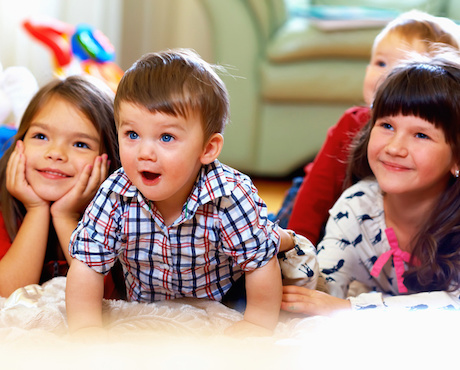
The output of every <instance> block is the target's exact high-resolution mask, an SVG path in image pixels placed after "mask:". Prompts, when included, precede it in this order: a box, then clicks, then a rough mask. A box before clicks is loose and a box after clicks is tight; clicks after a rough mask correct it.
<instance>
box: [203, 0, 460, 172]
mask: <svg viewBox="0 0 460 370" xmlns="http://www.w3.org/2000/svg"><path fill="white" fill-rule="evenodd" d="M200 2H201V3H202V5H203V8H204V11H205V14H206V16H207V17H208V21H209V24H210V29H211V38H212V50H213V54H214V62H216V63H218V64H222V65H225V66H229V68H228V70H229V72H230V74H231V75H229V76H223V78H224V81H225V83H226V84H227V87H228V89H229V91H230V95H231V122H230V124H229V126H228V127H227V129H226V132H225V145H224V150H223V152H222V155H221V157H220V159H221V160H222V161H223V162H225V163H227V164H229V165H231V166H233V167H235V168H238V169H239V170H241V171H243V172H246V173H248V174H251V175H263V176H284V175H287V174H289V173H291V172H292V171H293V170H295V169H297V168H299V167H300V166H302V165H303V164H304V163H305V162H306V161H308V160H310V159H312V158H313V157H314V155H315V154H316V152H317V151H318V149H319V148H320V147H321V144H322V142H323V140H324V138H325V135H326V131H327V129H328V127H329V126H331V125H333V124H334V123H336V122H337V119H338V118H339V117H340V116H341V115H342V113H343V112H344V111H345V109H347V108H348V107H350V106H353V105H356V104H361V103H362V83H363V78H364V73H365V68H366V65H367V63H368V60H369V56H370V50H371V46H372V42H373V40H374V38H375V36H376V35H377V34H378V32H379V31H380V28H379V27H377V28H366V29H354V30H346V31H344V30H341V31H333V32H330V31H329V32H325V31H321V30H319V29H318V28H316V27H315V26H313V25H312V24H311V22H309V20H308V19H307V18H305V17H300V18H293V17H289V16H288V9H287V7H286V3H285V1H284V0H200ZM305 3H310V4H314V5H324V4H326V5H334V4H335V5H341V4H343V1H341V0H310V1H308V0H305ZM346 3H347V5H367V6H372V5H374V6H376V5H378V6H383V5H385V6H387V7H388V8H389V9H397V10H399V11H407V10H410V9H412V8H417V9H420V10H424V11H427V12H429V13H431V14H434V15H447V16H449V17H450V18H452V19H460V1H458V0H404V1H401V0H375V1H372V0H348V1H347V2H346Z"/></svg>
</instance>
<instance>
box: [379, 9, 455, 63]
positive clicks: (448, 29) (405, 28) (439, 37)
mask: <svg viewBox="0 0 460 370" xmlns="http://www.w3.org/2000/svg"><path fill="white" fill-rule="evenodd" d="M389 35H397V36H399V37H400V38H402V39H403V40H406V41H407V42H408V43H413V42H414V41H420V42H422V43H423V44H424V46H425V48H426V52H427V53H428V54H432V52H433V48H434V46H435V45H436V44H446V45H450V46H453V47H455V48H457V49H458V48H459V46H460V26H459V25H457V24H456V23H455V22H454V21H452V20H451V19H449V18H446V17H437V16H434V15H431V14H428V13H425V12H422V11H419V10H411V11H409V12H405V13H403V14H401V15H400V16H398V17H396V18H395V19H394V20H392V21H391V22H389V23H388V24H387V25H386V27H385V28H384V29H383V30H382V31H381V32H380V33H379V34H378V35H377V37H376V38H375V40H374V45H373V49H375V47H376V46H377V45H378V44H379V43H380V42H381V41H382V39H384V38H386V37H388V36H389Z"/></svg>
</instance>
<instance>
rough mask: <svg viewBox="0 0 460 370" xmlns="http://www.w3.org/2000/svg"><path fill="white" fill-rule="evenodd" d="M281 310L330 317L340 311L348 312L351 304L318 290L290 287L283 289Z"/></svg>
mask: <svg viewBox="0 0 460 370" xmlns="http://www.w3.org/2000/svg"><path fill="white" fill-rule="evenodd" d="M281 309H283V310H285V311H289V312H294V313H303V314H306V315H309V316H314V315H331V314H334V313H336V312H338V311H340V310H350V309H351V303H350V301H348V300H347V299H342V298H337V297H333V296H331V295H329V294H327V293H324V292H321V291H319V290H312V289H307V288H304V287H299V286H294V285H290V286H284V287H283V298H282V302H281Z"/></svg>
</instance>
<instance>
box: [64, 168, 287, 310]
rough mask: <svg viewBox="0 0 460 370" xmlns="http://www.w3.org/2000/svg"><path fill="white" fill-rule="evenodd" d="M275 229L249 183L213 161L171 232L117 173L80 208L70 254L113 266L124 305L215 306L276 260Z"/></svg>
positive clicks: (102, 268) (104, 268)
mask: <svg viewBox="0 0 460 370" xmlns="http://www.w3.org/2000/svg"><path fill="white" fill-rule="evenodd" d="M277 229H278V225H276V224H273V223H272V222H270V221H269V220H268V218H267V207H266V205H265V203H264V202H263V201H262V200H261V198H260V197H259V196H258V194H257V190H256V189H255V187H254V186H253V185H252V182H251V180H250V179H249V177H247V176H246V175H243V174H242V173H240V172H238V171H236V170H234V169H232V168H230V167H228V166H225V165H223V164H221V163H220V162H219V161H217V160H216V161H215V162H214V163H211V164H210V165H207V166H203V167H202V170H201V172H200V174H199V176H198V178H197V181H196V183H195V185H194V187H193V189H192V192H191V194H190V196H189V198H188V199H187V201H186V203H185V204H184V206H183V209H182V214H181V215H180V216H179V218H178V219H177V220H176V221H175V222H174V223H173V224H172V225H171V226H166V225H165V224H164V221H163V217H162V216H161V214H160V213H159V212H158V211H157V209H156V208H155V206H154V205H152V208H151V207H149V202H148V200H147V199H146V198H144V196H143V195H142V194H141V193H140V192H139V190H138V189H137V188H136V187H135V186H134V185H133V184H132V183H131V182H130V180H129V179H128V177H127V176H126V173H125V172H124V170H123V169H122V168H121V169H119V170H118V171H116V172H115V173H113V174H112V175H111V176H110V177H109V178H108V179H107V180H106V181H105V182H104V183H103V184H102V186H101V187H100V189H99V191H98V193H97V194H96V196H95V198H94V199H93V201H92V202H91V204H90V205H89V206H88V208H87V209H86V211H85V214H84V216H83V218H82V220H81V221H80V223H79V225H78V227H77V229H76V230H75V231H74V233H73V234H72V237H71V240H70V253H71V255H72V256H73V257H75V258H77V259H78V260H80V261H82V262H84V263H86V264H87V265H88V266H90V267H91V268H93V269H94V270H95V271H97V272H100V273H104V274H105V273H107V272H108V271H109V270H110V268H111V267H112V266H113V264H114V263H115V261H116V260H117V259H120V262H121V264H122V266H123V270H124V275H125V283H126V287H127V293H128V297H129V298H130V299H131V300H135V301H144V302H153V301H158V300H164V299H172V298H179V297H198V298H210V299H214V300H221V299H222V297H223V296H224V294H225V293H226V292H227V291H228V289H230V287H231V284H232V283H233V282H234V280H236V279H237V278H238V277H239V276H241V274H242V272H243V271H251V270H253V269H256V268H258V267H261V266H263V265H265V264H266V263H267V262H268V261H269V260H270V259H271V258H272V257H273V256H275V255H276V253H277V250H278V246H279V243H280V237H279V234H278V232H277Z"/></svg>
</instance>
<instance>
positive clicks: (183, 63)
mask: <svg viewBox="0 0 460 370" xmlns="http://www.w3.org/2000/svg"><path fill="white" fill-rule="evenodd" d="M228 111H229V102H228V93H227V90H226V88H225V86H224V84H223V82H222V81H221V79H220V78H219V77H218V76H217V74H216V72H215V70H214V69H213V67H212V66H211V65H209V64H208V63H206V62H204V61H203V60H202V59H201V58H199V56H198V55H196V54H195V53H193V52H191V51H188V50H174V51H166V52H161V53H150V54H147V55H145V56H143V57H142V58H141V59H139V60H138V61H137V62H136V63H134V65H133V66H132V67H131V68H130V69H129V70H127V71H126V73H125V74H124V76H123V78H122V80H121V82H120V84H119V86H118V90H117V94H116V97H115V103H114V112H115V121H116V124H117V128H118V141H119V148H120V159H121V163H122V168H120V169H119V170H117V171H116V172H114V173H113V174H112V175H111V176H110V177H109V178H108V179H107V180H106V181H105V182H104V183H103V184H102V186H101V188H100V189H99V191H98V193H97V195H96V196H95V198H94V199H93V201H92V202H91V204H90V205H89V207H88V209H87V210H86V212H85V214H84V216H83V218H82V220H81V222H80V223H79V226H78V227H77V229H76V230H75V231H74V233H73V235H72V238H71V241H70V252H71V255H72V257H74V260H73V262H72V264H71V267H70V270H69V274H68V278H67V290H66V304H67V315H68V322H69V328H70V330H71V331H75V330H79V329H83V328H88V327H101V326H102V313H101V312H102V293H103V276H104V274H106V273H108V271H109V270H110V269H111V267H112V266H113V264H114V263H115V261H117V260H119V261H120V262H121V264H122V266H123V271H124V276H125V283H126V290H127V296H128V299H130V300H135V301H142V302H153V301H158V300H165V299H174V298H181V297H196V298H208V299H213V300H219V301H220V300H222V298H223V297H224V295H225V293H226V292H227V291H228V290H229V288H230V287H231V285H232V283H233V282H234V281H235V280H236V279H238V277H240V276H241V275H242V274H243V272H244V273H245V279H246V299H247V305H246V311H245V314H244V319H243V321H241V322H239V323H237V324H235V325H234V327H233V328H232V329H230V331H232V330H233V331H236V332H247V331H252V332H262V333H264V332H269V331H270V330H272V329H273V328H274V327H275V325H276V323H277V320H278V315H279V310H280V303H281V294H282V293H281V292H282V286H281V273H280V267H279V264H278V260H277V258H276V256H277V253H278V251H279V250H281V251H286V250H292V251H294V250H295V249H293V248H294V246H295V244H297V242H296V238H295V237H292V234H288V233H287V232H286V231H284V230H282V229H281V228H279V227H278V225H276V224H273V223H272V222H270V221H269V220H268V219H267V210H266V206H265V204H264V202H263V201H262V200H261V199H260V198H259V196H258V195H257V190H256V189H255V187H254V186H253V185H252V182H251V181H250V179H249V178H248V177H247V176H245V175H243V174H241V173H240V172H238V171H236V170H234V169H232V168H230V167H228V166H226V165H223V164H221V163H220V162H219V161H218V160H217V157H218V155H219V153H220V151H221V149H222V146H223V136H222V132H223V130H224V127H225V124H226V122H227V119H228ZM296 249H297V250H298V248H296ZM290 252H291V251H290ZM315 266H316V257H314V268H315ZM307 267H308V266H307ZM316 271H317V270H316Z"/></svg>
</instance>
